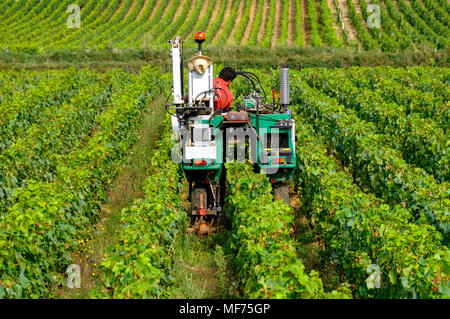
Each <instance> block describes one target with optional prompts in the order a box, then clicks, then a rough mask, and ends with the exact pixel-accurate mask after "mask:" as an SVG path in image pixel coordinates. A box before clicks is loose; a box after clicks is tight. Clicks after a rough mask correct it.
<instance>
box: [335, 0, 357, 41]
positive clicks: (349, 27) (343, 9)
mask: <svg viewBox="0 0 450 319" xmlns="http://www.w3.org/2000/svg"><path fill="white" fill-rule="evenodd" d="M338 3H339V8H340V10H341V15H342V20H343V21H344V27H345V29H346V30H347V32H348V36H349V38H350V41H358V38H357V36H356V31H355V29H354V28H353V25H352V23H351V21H350V18H349V16H348V7H347V2H346V1H345V0H338ZM358 42H359V41H358Z"/></svg>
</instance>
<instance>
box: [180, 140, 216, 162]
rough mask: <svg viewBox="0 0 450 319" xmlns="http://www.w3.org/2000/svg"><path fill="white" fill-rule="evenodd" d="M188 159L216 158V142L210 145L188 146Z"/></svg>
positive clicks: (186, 150)
mask: <svg viewBox="0 0 450 319" xmlns="http://www.w3.org/2000/svg"><path fill="white" fill-rule="evenodd" d="M185 152H186V153H185V154H186V159H188V160H191V159H216V143H215V142H213V143H211V144H210V146H186V149H185Z"/></svg>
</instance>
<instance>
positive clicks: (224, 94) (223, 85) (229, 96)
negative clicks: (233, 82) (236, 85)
mask: <svg viewBox="0 0 450 319" xmlns="http://www.w3.org/2000/svg"><path fill="white" fill-rule="evenodd" d="M228 85H229V84H228V83H227V82H225V81H224V80H223V79H221V78H215V79H214V81H213V87H214V88H215V89H219V90H215V92H216V95H215V97H214V109H218V108H219V107H221V109H222V110H224V111H228V110H229V108H230V106H231V103H232V102H233V93H231V91H230V89H229V88H228ZM220 89H221V90H220ZM219 97H220V98H219Z"/></svg>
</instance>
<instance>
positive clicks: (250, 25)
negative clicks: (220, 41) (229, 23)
mask: <svg viewBox="0 0 450 319" xmlns="http://www.w3.org/2000/svg"><path fill="white" fill-rule="evenodd" d="M257 8H258V0H252V4H251V7H250V15H249V17H248V24H247V27H246V28H245V32H244V36H243V37H242V41H241V44H245V43H247V42H248V39H249V38H250V33H251V32H252V29H253V28H256V27H257V26H254V25H253V22H254V21H255V16H256V9H257Z"/></svg>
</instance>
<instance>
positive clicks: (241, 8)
mask: <svg viewBox="0 0 450 319" xmlns="http://www.w3.org/2000/svg"><path fill="white" fill-rule="evenodd" d="M248 1H249V0H245V1H241V3H239V8H238V10H237V13H236V20H235V23H234V27H233V29H232V30H231V33H230V35H229V37H228V40H227V43H229V44H235V43H234V35H235V34H236V31H237V29H238V28H239V25H240V24H241V20H242V16H243V15H244V10H245V5H246V4H247V2H248Z"/></svg>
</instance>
